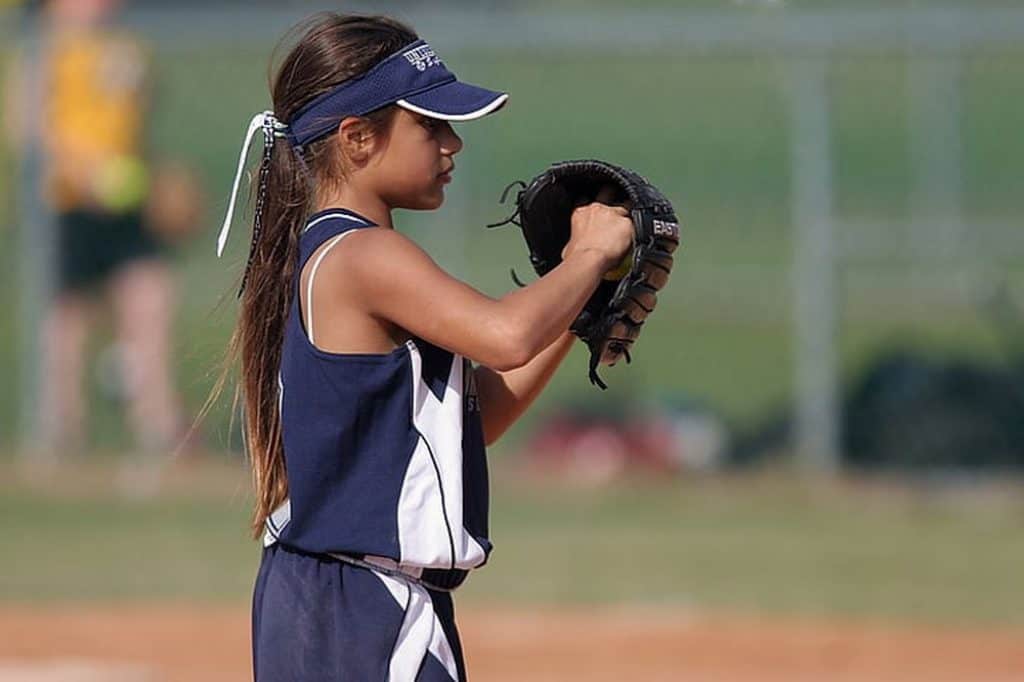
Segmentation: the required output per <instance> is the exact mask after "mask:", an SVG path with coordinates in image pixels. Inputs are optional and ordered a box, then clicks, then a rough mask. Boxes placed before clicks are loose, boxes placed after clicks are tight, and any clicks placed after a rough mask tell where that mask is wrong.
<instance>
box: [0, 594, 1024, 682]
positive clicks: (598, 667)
mask: <svg viewBox="0 0 1024 682" xmlns="http://www.w3.org/2000/svg"><path fill="white" fill-rule="evenodd" d="M459 622H460V625H461V627H462V631H463V638H464V644H465V647H466V652H467V660H468V665H469V670H470V679H472V680H473V682H511V681H513V680H516V681H518V680H533V681H536V682H554V681H555V680H558V681H562V680H575V679H585V680H588V681H589V682H604V681H606V680H608V681H610V680H646V681H651V682H662V681H668V680H738V681H742V682H745V681H747V680H751V681H752V680H760V681H764V680H767V681H769V682H770V681H773V680H787V681H793V680H821V679H829V680H872V681H878V680H901V681H903V680H929V681H934V680H972V681H977V680H1020V679H1024V630H1008V629H1006V630H1003V629H954V628H940V627H936V626H928V627H924V626H908V625H889V624H883V623H868V622H856V623H853V622H833V621H825V620H820V621H815V620H796V619H781V618H771V619H769V618H763V619H762V618H748V617H737V616H711V615H699V614H690V615H686V614H682V613H676V612H668V611H661V610H642V609H638V608H628V609H627V608H623V609H607V608H602V609H585V608H574V609H560V610H543V609H526V608H512V607H508V606H496V607H485V606H482V605H477V604H474V605H472V606H468V607H464V608H461V609H460V610H459ZM248 627H249V622H248V613H247V610H246V608H245V607H240V606H207V605H162V604H159V605H133V606H117V607H109V606H102V605H97V606H91V605H74V606H46V607H38V608H37V607H28V606H17V607H6V606H5V607H0V680H2V681H3V682H7V681H8V680H10V681H15V680H17V681H19V682H87V681H88V682H94V681H95V682H98V681H101V680H102V681H104V682H140V681H147V682H150V681H152V682H156V681H160V682H178V681H182V682H183V681H185V680H189V681H192V682H205V681H207V680H244V679H247V678H248V677H249V634H248Z"/></svg>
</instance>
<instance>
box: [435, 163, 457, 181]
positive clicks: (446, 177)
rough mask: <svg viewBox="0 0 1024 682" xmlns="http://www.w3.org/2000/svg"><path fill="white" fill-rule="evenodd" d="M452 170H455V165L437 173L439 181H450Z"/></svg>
mask: <svg viewBox="0 0 1024 682" xmlns="http://www.w3.org/2000/svg"><path fill="white" fill-rule="evenodd" d="M453 172H455V166H451V167H450V168H449V169H448V170H446V171H442V172H441V173H438V174H437V177H438V179H439V180H441V182H451V181H452V173H453Z"/></svg>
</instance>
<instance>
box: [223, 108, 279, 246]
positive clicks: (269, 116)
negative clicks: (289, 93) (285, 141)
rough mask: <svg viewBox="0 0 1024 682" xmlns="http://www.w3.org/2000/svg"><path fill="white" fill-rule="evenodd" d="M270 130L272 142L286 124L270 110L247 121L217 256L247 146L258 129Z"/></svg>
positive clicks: (232, 212) (232, 210)
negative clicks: (247, 125)
mask: <svg viewBox="0 0 1024 682" xmlns="http://www.w3.org/2000/svg"><path fill="white" fill-rule="evenodd" d="M261 128H262V129H264V130H265V131H270V132H272V136H268V139H269V140H270V141H271V144H273V139H274V138H275V137H284V136H285V131H286V130H287V129H288V126H287V125H286V124H284V123H281V122H280V121H278V120H277V117H276V116H274V112H272V111H262V112H260V113H258V114H256V115H255V116H253V117H252V120H251V121H249V129H248V130H247V131H246V132H245V140H244V141H243V142H242V151H241V153H240V154H239V155H238V170H237V171H235V182H234V184H233V185H232V187H231V199H230V200H229V201H228V213H227V215H226V216H225V217H224V224H223V225H222V226H221V228H220V235H219V236H218V237H217V257H218V258H220V256H221V254H222V253H224V246H225V245H226V244H227V242H228V232H229V231H230V230H231V219H232V218H233V217H234V215H235V201H236V200H237V198H238V186H239V184H241V182H242V171H244V170H245V160H246V158H247V157H248V155H249V147H250V146H251V145H252V138H253V137H254V136H255V135H256V133H257V132H258V131H259V130H260V129H261Z"/></svg>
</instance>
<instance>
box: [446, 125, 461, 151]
mask: <svg viewBox="0 0 1024 682" xmlns="http://www.w3.org/2000/svg"><path fill="white" fill-rule="evenodd" d="M441 150H442V151H443V152H444V153H445V154H448V155H451V156H454V155H455V154H458V153H459V152H460V151H461V150H462V138H461V137H459V135H458V133H456V132H455V129H454V128H452V124H451V123H447V122H446V123H445V125H444V137H443V138H442V139H441Z"/></svg>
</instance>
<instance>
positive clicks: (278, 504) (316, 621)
mask: <svg viewBox="0 0 1024 682" xmlns="http://www.w3.org/2000/svg"><path fill="white" fill-rule="evenodd" d="M272 90H273V92H272V97H273V104H274V111H273V113H271V112H265V113H263V114H260V115H257V116H256V117H255V118H254V119H253V123H252V125H250V129H249V135H248V138H251V137H252V136H253V135H254V134H255V133H256V132H257V131H259V130H262V131H263V133H264V142H265V151H264V158H263V164H262V166H261V168H260V176H259V179H260V186H259V190H258V192H257V200H256V210H255V218H254V226H253V235H252V244H251V247H250V249H251V250H250V256H249V264H248V266H247V269H246V274H245V276H243V279H242V308H241V315H240V319H239V321H238V326H237V328H236V330H235V334H234V336H233V338H232V342H231V351H232V352H233V354H236V355H237V356H240V358H241V369H242V381H241V385H240V390H241V393H242V395H243V396H244V404H245V433H246V437H247V438H246V440H247V444H248V450H249V453H250V457H251V460H252V466H253V474H254V481H255V487H256V510H255V514H254V526H253V527H254V531H255V532H256V534H257V535H260V534H262V536H263V543H264V549H263V557H262V561H261V564H260V569H259V574H258V576H257V579H256V585H255V590H254V599H253V656H254V669H255V670H254V673H255V677H256V679H257V680H303V681H304V682H311V681H318V680H354V681H358V682H364V681H376V680H392V681H402V682H412V681H413V680H416V681H435V680H445V681H449V680H459V681H460V682H461V681H462V680H465V679H466V672H465V665H464V662H463V656H462V651H461V646H460V643H459V637H458V633H457V632H456V628H455V621H454V614H453V608H452V599H451V595H450V592H451V590H453V589H454V588H456V587H457V586H458V585H459V584H461V583H462V581H463V580H464V579H465V577H466V575H467V573H468V572H469V571H470V570H471V569H474V568H479V567H480V566H482V565H483V564H484V563H485V562H486V561H487V556H488V554H489V553H490V550H491V543H490V541H489V540H488V536H487V535H488V534H487V504H488V500H487V496H488V490H487V469H486V462H485V455H484V447H485V444H490V443H493V442H494V441H495V440H496V439H497V438H498V437H499V436H500V435H501V434H502V433H503V432H504V431H505V430H506V429H507V428H508V427H509V425H510V424H512V422H513V421H515V419H516V418H518V417H519V416H520V415H521V414H522V413H523V411H524V410H525V409H526V408H527V406H528V405H529V404H530V403H531V402H532V401H533V400H534V398H536V397H537V395H538V393H539V392H540V391H541V389H542V388H543V387H544V385H545V384H546V383H547V381H548V379H549V378H550V377H551V375H552V373H553V372H554V371H555V369H556V368H557V367H558V365H559V363H560V362H561V361H562V359H563V358H564V357H565V355H566V353H567V352H568V350H569V347H570V345H571V343H572V338H571V336H570V335H569V333H568V332H567V329H568V326H569V324H570V323H571V321H572V320H573V319H574V318H575V317H576V315H577V314H578V313H579V311H580V310H581V308H582V307H583V304H584V303H585V302H586V300H587V298H588V297H589V296H590V294H591V293H592V292H593V291H594V289H595V288H596V286H597V284H598V282H599V281H600V279H601V277H602V275H603V274H604V273H605V272H607V271H608V270H609V269H611V267H612V265H613V264H615V263H618V262H619V261H620V259H621V258H622V256H623V255H624V253H625V252H626V250H627V249H628V248H629V245H630V240H631V235H632V225H631V223H630V221H629V219H628V217H627V215H626V211H625V209H623V208H620V207H611V206H605V205H603V204H599V203H594V204H590V205H588V206H584V207H581V208H578V209H577V210H576V212H575V213H574V215H573V219H572V239H571V240H570V242H569V244H568V246H567V247H566V250H565V254H564V256H565V258H564V262H563V263H562V264H561V265H560V266H558V267H557V268H555V269H554V270H553V271H552V272H551V273H549V274H548V275H547V276H545V277H543V278H541V279H539V280H537V281H536V282H534V283H533V284H531V285H529V286H527V287H525V288H523V289H518V290H516V291H513V292H512V293H509V294H507V295H506V296H503V297H502V298H500V299H493V298H489V297H487V296H485V295H483V294H481V293H480V292H478V291H476V290H474V289H473V288H471V287H469V286H467V285H466V284H464V283H462V282H460V281H458V280H456V279H454V278H452V277H450V276H449V275H447V274H446V273H445V272H443V271H442V270H441V269H439V268H438V266H437V265H435V263H434V262H433V261H432V260H431V259H430V257H429V256H427V254H426V253H424V252H423V251H422V250H421V249H420V248H419V247H417V246H416V244H414V243H413V242H412V241H410V240H409V239H407V238H406V237H404V236H403V235H402V234H400V233H399V232H397V231H395V230H394V229H393V228H394V225H393V222H392V215H391V214H392V210H393V209H396V208H406V209H418V210H431V209H436V208H438V207H440V206H441V204H442V202H443V201H444V187H445V185H446V184H447V183H449V182H451V180H452V175H453V171H454V170H455V166H456V163H455V157H456V155H457V154H458V152H459V150H461V149H462V140H461V139H460V138H459V136H458V135H457V134H456V133H455V131H454V130H453V129H452V127H451V125H450V122H451V121H466V120H470V119H474V118H479V117H481V116H484V115H486V114H488V113H491V112H493V111H496V110H497V109H499V108H500V107H501V106H502V105H503V104H504V103H505V100H506V99H507V97H508V96H507V95H506V94H504V93H500V92H494V91H491V90H486V89H484V88H480V87H476V86H473V85H468V84H465V83H461V82H459V81H457V80H456V79H455V76H454V75H453V74H452V73H451V72H450V71H448V70H447V68H446V67H445V66H444V64H443V62H442V61H441V60H440V58H439V57H438V56H437V55H436V53H435V52H434V50H433V49H432V48H431V47H430V46H429V45H428V44H427V43H425V42H424V41H422V40H420V39H419V38H418V36H417V35H416V34H415V33H413V32H412V30H411V29H409V28H408V27H406V26H404V25H402V24H400V23H398V22H397V21H395V20H393V19H389V18H386V17H373V16H344V15H337V14H324V15H319V16H317V17H315V18H314V19H313V20H311V21H310V22H308V23H307V24H306V25H305V27H304V29H303V31H302V33H301V37H300V38H299V39H298V42H297V44H296V45H295V47H294V48H293V49H292V50H291V52H290V53H289V54H288V55H287V56H286V57H285V58H284V60H283V62H282V64H281V66H280V69H279V70H278V73H277V76H276V78H275V79H274V82H273V85H272ZM247 146H248V139H247V141H246V147H247ZM244 157H245V150H244V149H243V154H242V159H241V160H240V162H239V175H240V173H241V169H242V168H243V166H244V162H245V158H244ZM237 187H238V176H236V185H235V191H234V192H233V194H232V206H233V205H234V195H235V193H236V192H237ZM230 221H231V209H229V213H228V217H227V219H226V221H225V226H224V229H223V231H222V234H221V239H220V248H221V249H222V248H223V245H224V240H225V239H226V236H227V229H228V226H229V225H230ZM474 363H475V364H474Z"/></svg>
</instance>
